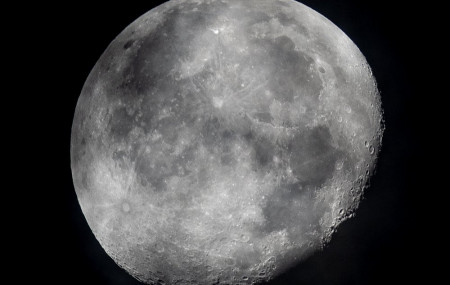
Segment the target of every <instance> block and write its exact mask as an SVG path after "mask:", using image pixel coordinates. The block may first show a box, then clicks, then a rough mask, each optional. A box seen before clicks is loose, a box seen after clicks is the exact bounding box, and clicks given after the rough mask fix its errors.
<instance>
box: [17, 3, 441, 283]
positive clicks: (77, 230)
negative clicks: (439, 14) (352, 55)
mask: <svg viewBox="0 0 450 285" xmlns="http://www.w3.org/2000/svg"><path fill="white" fill-rule="evenodd" d="M161 2H163V1H159V2H158V1H141V2H138V3H134V2H133V1H126V2H118V3H117V4H113V1H112V2H111V1H110V3H109V4H105V5H100V4H92V3H89V2H85V3H83V2H78V1H77V2H73V3H70V4H69V3H66V2H64V3H63V2H61V3H59V4H56V6H55V5H50V4H48V5H47V4H43V5H39V7H36V9H39V13H37V16H36V15H35V16H34V17H33V20H32V22H33V23H30V24H29V25H28V28H27V30H26V31H29V32H30V31H31V32H33V30H34V32H33V33H36V34H39V35H40V36H36V37H33V41H30V42H28V43H27V44H26V47H28V46H31V47H34V46H36V48H35V49H33V48H30V50H29V52H30V53H33V52H34V54H32V55H29V54H26V55H25V56H30V58H31V59H33V61H32V66H33V71H34V72H35V73H40V74H39V76H40V77H39V82H38V84H37V85H36V86H35V91H36V93H35V94H34V95H33V96H36V97H37V98H38V99H39V100H37V99H36V98H35V97H32V94H30V95H27V96H30V100H29V101H30V102H32V104H33V102H35V101H36V103H39V104H42V107H40V108H39V114H37V115H35V116H34V117H33V118H32V119H30V120H31V121H32V122H33V126H32V127H30V128H29V130H28V136H29V138H28V139H29V140H30V141H31V140H33V141H35V142H36V143H35V144H34V146H35V147H33V149H32V150H27V151H28V152H27V153H28V154H29V155H28V156H27V157H28V159H27V161H28V162H27V165H28V167H29V168H28V169H29V171H30V168H31V167H32V168H31V169H32V170H33V172H35V173H38V174H37V175H36V174H35V175H36V176H37V177H36V178H35V179H34V181H33V182H32V183H31V182H29V181H23V183H25V184H27V185H28V183H30V184H33V185H34V187H29V186H28V187H26V188H27V189H31V190H30V195H29V196H28V198H29V199H30V200H32V201H30V202H31V204H32V206H30V207H29V209H30V210H31V213H30V214H29V215H27V220H26V222H25V224H26V232H27V233H26V235H27V236H26V237H29V239H28V241H27V242H26V245H23V249H25V250H24V253H20V254H19V253H17V254H16V259H17V261H14V262H15V264H16V263H17V265H16V266H14V267H16V268H21V266H24V264H31V265H29V267H31V269H28V270H27V274H21V270H19V272H18V273H14V274H13V273H11V274H13V275H14V277H15V278H19V279H20V280H22V281H24V283H41V282H45V284H99V285H100V284H105V285H106V284H108V285H113V284H114V285H118V284H140V283H139V282H137V281H136V280H134V279H133V278H132V277H131V276H129V275H128V274H127V273H126V272H125V271H123V270H121V269H120V268H118V267H117V265H116V264H115V263H114V262H113V261H112V259H111V258H110V257H109V256H107V255H106V253H105V252H104V251H103V249H102V248H101V247H100V245H99V243H98V242H97V240H96V239H95V238H94V236H93V234H92V232H91V231H90V229H89V227H88V225H87V223H86V220H85V219H84V216H83V215H82V213H81V210H80V207H79V205H78V201H77V199H76V194H75V191H74V187H73V184H72V178H71V170H70V155H69V154H70V153H69V151H70V150H69V146H70V131H71V124H72V119H73V114H74V111H75V106H76V102H77V99H78V96H79V94H80V92H81V89H82V87H83V84H84V81H85V80H86V78H87V76H88V74H89V72H90V71H91V69H92V67H93V66H94V64H95V63H96V61H97V59H98V58H99V57H100V55H101V54H102V52H103V51H104V50H105V49H106V47H107V46H108V44H109V43H110V42H111V41H112V40H113V39H114V38H115V37H116V36H117V35H118V34H119V33H120V32H121V31H122V30H123V29H124V28H125V27H126V26H127V25H128V24H130V23H131V22H132V21H134V20H135V19H136V18H137V17H139V16H140V15H142V14H144V13H145V12H147V11H148V10H150V9H151V8H152V7H154V6H156V5H157V3H161ZM394 2H395V1H387V0H380V1H361V0H359V1H356V0H344V1H337V0H321V1H302V3H304V4H306V5H307V6H309V7H311V8H313V9H314V10H316V11H318V12H319V13H321V14H322V15H324V16H325V17H327V18H328V19H330V20H331V21H332V22H333V23H335V24H336V25H337V26H338V27H339V28H340V29H342V30H343V31H344V32H345V33H346V34H347V35H348V36H349V37H350V38H351V39H352V40H353V41H354V42H355V44H356V45H357V46H358V47H359V49H360V50H361V51H362V53H363V54H364V55H365V57H366V59H367V61H368V62H369V64H370V66H371V68H372V70H373V73H374V75H375V78H376V80H377V83H378V87H379V90H380V92H381V98H382V104H383V109H384V118H385V124H386V130H385V133H384V138H383V146H382V151H381V153H380V157H379V160H378V167H377V172H376V174H375V176H374V177H373V178H372V180H371V186H370V187H369V188H368V190H367V192H366V194H365V195H364V200H363V201H362V202H361V204H360V208H359V209H358V211H357V212H356V217H355V218H353V219H351V220H349V221H346V222H344V223H343V224H342V225H341V227H340V228H339V230H338V231H337V233H336V234H335V236H334V237H333V240H332V242H331V243H330V244H329V246H328V247H327V248H325V249H324V250H323V251H322V252H319V253H318V254H316V255H315V256H313V257H311V258H309V259H308V260H307V261H305V262H304V263H302V264H301V265H299V266H297V267H295V268H293V269H292V270H291V271H289V272H288V273H286V274H284V275H282V276H280V277H279V278H277V279H276V280H274V281H273V282H272V283H271V284H320V285H328V284H330V285H331V284H332V285H337V284H346V285H351V284H355V285H356V284H357V285H362V284H406V283H407V282H413V281H414V282H416V281H418V280H419V279H423V280H424V281H425V280H426V282H427V283H430V282H431V280H430V278H432V277H433V276H434V275H432V274H429V271H428V269H429V267H432V266H433V265H432V264H433V261H434V260H433V259H432V258H431V255H429V251H430V250H431V249H430V247H429V242H430V241H431V238H430V235H431V234H432V233H433V231H435V229H436V228H435V225H434V224H433V223H432V222H431V221H432V220H430V219H429V215H425V214H424V211H428V210H429V209H430V207H429V204H430V199H431V198H430V194H427V192H429V191H432V190H431V189H429V188H430V187H431V186H430V185H429V184H428V181H427V180H428V178H427V177H428V173H429V171H430V168H432V167H433V165H428V164H426V157H425V152H424V151H423V149H424V148H425V140H428V139H430V137H431V136H432V131H431V130H430V129H429V127H428V126H427V123H426V122H427V119H426V118H427V116H430V115H431V112H429V110H428V108H429V104H427V102H428V100H424V98H428V97H430V96H435V94H436V92H435V91H434V90H433V89H432V87H430V85H431V86H434V85H432V83H428V82H432V76H430V75H429V72H428V68H429V66H428V65H429V61H430V57H432V56H433V54H432V53H430V52H431V51H430V46H429V43H428V42H427V41H426V40H423V39H424V38H427V37H429V36H430V29H429V27H427V25H426V23H425V22H427V21H428V17H429V18H430V19H431V18H432V16H430V14H429V13H430V11H431V10H432V7H431V8H430V7H428V8H427V7H424V6H420V7H419V6H415V5H413V4H412V3H411V2H409V1H408V2H406V1H400V2H395V3H394ZM402 2H403V3H402ZM36 6H38V5H36ZM34 8H35V7H29V9H31V10H32V9H34ZM29 12H30V11H29ZM419 15H420V16H419ZM424 15H427V16H426V18H424V17H425V16H424ZM418 18H421V19H422V21H418ZM33 25H35V26H33ZM36 53H37V54H36ZM49 59H50V60H49ZM30 66H31V64H30ZM34 119H36V121H34ZM33 189H34V190H33ZM36 192H37V193H36ZM27 193H28V192H27ZM27 195H28V194H27ZM22 223H23V219H22ZM22 230H23V229H22ZM29 240H32V242H30V241H29ZM431 283H433V282H431Z"/></svg>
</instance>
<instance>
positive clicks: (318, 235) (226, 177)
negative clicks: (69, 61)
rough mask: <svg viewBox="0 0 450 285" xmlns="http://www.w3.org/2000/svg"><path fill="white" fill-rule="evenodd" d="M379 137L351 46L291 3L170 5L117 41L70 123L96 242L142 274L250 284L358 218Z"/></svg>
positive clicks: (174, 280) (366, 73)
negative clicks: (352, 218)
mask: <svg viewBox="0 0 450 285" xmlns="http://www.w3.org/2000/svg"><path fill="white" fill-rule="evenodd" d="M382 132H383V120H382V109H381V104H380V96H379V93H378V91H377V87H376V82H375V79H374V78H373V76H372V73H371V70H370V67H369V66H368V64H367V62H366V60H365V58H364V56H363V55H362V54H361V52H360V51H359V49H358V48H357V47H356V46H355V44H354V43H353V42H352V41H351V40H350V39H349V38H348V37H347V36H346V35H345V34H344V33H343V32H342V31H341V30H340V29H339V28H338V27H336V26H335V25H334V24H333V23H331V22H330V21H329V20H327V19H326V18H325V17H323V16H322V15H320V14H318V13H317V12H315V11H313V10H312V9H310V8H308V7H306V6H304V5H303V4H300V3H298V2H295V1H293V0H245V1H237V0H195V1H194V0H171V1H169V2H166V3H164V4H163V5H161V6H158V7H157V8H155V9H153V10H151V11H149V12H148V13H146V14H144V15H143V16H141V17H140V18H138V19H137V20H136V21H135V22H133V23H132V24H131V25H130V26H128V27H127V28H126V29H125V30H124V31H123V32H122V33H120V35H119V36H118V37H117V38H116V39H114V40H113V41H112V43H111V44H110V45H109V46H108V47H107V49H106V51H105V52H104V53H103V55H102V56H101V57H100V59H99V60H98V62H97V63H96V65H95V66H94V68H93V70H92V72H91V73H90V75H89V77H88V78H87V80H86V83H85V85H84V87H83V90H82V93H81V95H80V97H79V100H78V104H77V107H76V111H75V116H74V120H73V126H72V137H71V167H72V175H73V180H74V185H75V190H76V194H77V197H78V200H79V203H80V205H81V209H82V211H83V213H84V215H85V217H86V220H87V222H88V224H89V226H90V228H91V229H92V231H93V233H94V235H95V237H96V238H97V239H98V241H99V242H100V244H101V246H102V247H103V248H104V250H105V251H106V252H107V253H108V254H109V255H110V256H111V257H112V258H113V259H114V260H115V262H116V263H117V264H118V265H119V266H120V267H122V268H124V269H125V270H126V271H127V272H129V273H130V274H131V275H132V276H134V277H135V278H136V279H138V280H140V281H142V282H145V283H147V284H231V283H233V284H235V283H239V284H252V283H253V284H254V283H261V282H266V281H268V280H270V279H271V278H273V277H274V276H277V275H278V274H280V273H282V272H283V271H285V270H286V269H288V268H290V267H292V266H294V265H295V264H297V263H298V262H301V261H302V260H304V259H305V258H306V257H308V256H309V255H311V254H313V253H314V252H315V251H317V250H318V249H320V248H322V247H323V246H324V245H326V243H327V242H328V241H329V240H330V239H331V237H332V234H333V232H334V231H335V229H336V228H337V226H338V225H339V224H340V223H341V222H342V221H343V220H345V219H347V218H349V217H352V216H353V215H355V210H356V209H357V207H358V204H359V201H360V199H361V195H362V193H363V191H364V188H365V187H366V185H367V181H368V179H369V178H370V176H371V174H372V172H373V170H374V167H375V162H376V157H377V154H378V151H379V149H380V145H381V137H382Z"/></svg>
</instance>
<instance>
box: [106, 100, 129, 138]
mask: <svg viewBox="0 0 450 285" xmlns="http://www.w3.org/2000/svg"><path fill="white" fill-rule="evenodd" d="M109 125H110V130H111V131H110V134H111V136H112V138H115V139H118V140H122V139H126V137H127V136H128V134H129V133H130V132H131V130H132V129H133V127H134V117H133V116H132V115H130V114H128V112H127V110H126V108H125V107H121V108H118V109H116V110H114V112H113V113H112V115H111V119H110V123H109Z"/></svg>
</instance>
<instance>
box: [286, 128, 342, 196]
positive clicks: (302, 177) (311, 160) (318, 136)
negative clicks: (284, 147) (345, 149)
mask: <svg viewBox="0 0 450 285" xmlns="http://www.w3.org/2000/svg"><path fill="white" fill-rule="evenodd" d="M288 149H289V152H290V155H289V161H290V166H291V168H292V172H293V174H294V175H295V176H296V177H297V178H298V179H299V181H300V183H301V185H302V186H303V187H313V188H314V187H316V188H317V187H320V186H321V185H322V184H323V183H325V181H327V180H328V179H330V178H331V177H333V172H334V170H335V164H336V161H337V160H338V159H339V158H340V157H341V156H342V155H343V153H342V151H340V150H339V149H337V148H335V147H334V146H333V143H332V137H331V134H330V130H329V128H328V127H326V126H318V127H315V128H313V129H308V130H306V131H304V132H302V133H299V134H297V135H295V137H294V138H293V140H292V141H291V143H290V145H289V146H288Z"/></svg>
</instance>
